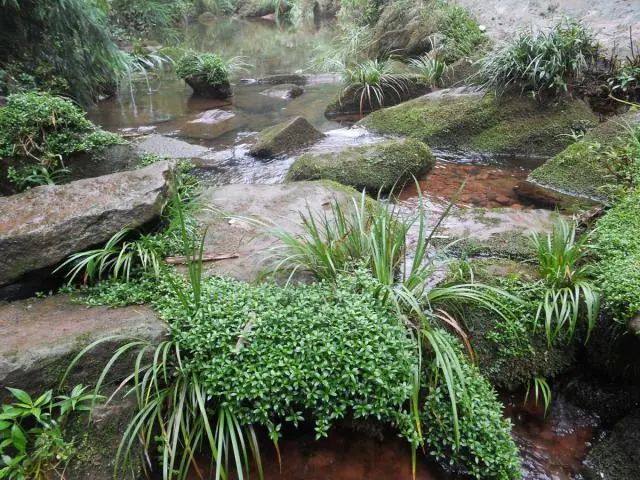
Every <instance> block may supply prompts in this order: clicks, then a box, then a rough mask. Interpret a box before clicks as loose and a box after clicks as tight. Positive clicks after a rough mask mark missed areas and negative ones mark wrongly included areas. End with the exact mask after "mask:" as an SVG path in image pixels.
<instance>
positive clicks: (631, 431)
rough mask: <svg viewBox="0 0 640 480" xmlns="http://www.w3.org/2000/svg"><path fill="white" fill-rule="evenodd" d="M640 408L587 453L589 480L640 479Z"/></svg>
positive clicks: (585, 474)
mask: <svg viewBox="0 0 640 480" xmlns="http://www.w3.org/2000/svg"><path fill="white" fill-rule="evenodd" d="M639 458H640V409H637V410H635V411H634V412H633V413H631V414H629V415H628V416H626V417H624V418H623V419H622V420H620V421H619V422H618V423H617V424H616V425H615V426H614V427H613V430H612V431H611V432H610V433H608V434H607V435H606V436H605V437H604V438H603V439H602V440H600V441H599V442H597V443H596V444H595V445H594V447H593V448H592V449H591V450H590V451H589V453H588V454H587V458H586V460H585V462H584V465H585V470H584V472H583V474H584V476H585V478H586V479H587V480H631V479H632V478H640V462H639V461H638V459H639Z"/></svg>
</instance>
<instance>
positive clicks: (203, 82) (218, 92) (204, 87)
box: [184, 75, 233, 100]
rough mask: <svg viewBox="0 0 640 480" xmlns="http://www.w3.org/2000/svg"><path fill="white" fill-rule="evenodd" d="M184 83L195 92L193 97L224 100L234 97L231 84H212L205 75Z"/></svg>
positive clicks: (225, 82) (196, 76) (190, 78)
mask: <svg viewBox="0 0 640 480" xmlns="http://www.w3.org/2000/svg"><path fill="white" fill-rule="evenodd" d="M184 81H185V82H186V83H187V85H189V86H190V87H191V89H192V90H193V95H195V96H197V97H204V98H218V99H221V100H224V99H225V98H229V97H230V96H231V95H233V92H232V90H231V84H230V83H229V82H228V81H224V82H222V83H216V84H211V83H210V82H209V81H208V80H207V77H206V76H204V75H194V76H192V77H187V78H185V79H184Z"/></svg>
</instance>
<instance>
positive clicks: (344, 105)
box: [324, 75, 431, 118]
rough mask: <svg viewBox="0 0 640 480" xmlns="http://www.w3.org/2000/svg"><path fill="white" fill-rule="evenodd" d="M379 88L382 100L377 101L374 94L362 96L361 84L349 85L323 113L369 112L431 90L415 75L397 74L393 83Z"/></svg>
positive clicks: (331, 114)
mask: <svg viewBox="0 0 640 480" xmlns="http://www.w3.org/2000/svg"><path fill="white" fill-rule="evenodd" d="M381 89H382V95H381V99H382V101H379V100H378V97H377V96H375V95H371V97H370V98H368V97H366V96H365V97H363V88H362V87H361V86H358V85H352V86H349V87H347V88H345V89H344V90H343V91H342V92H341V93H340V94H339V95H338V98H336V99H335V100H334V101H333V102H332V103H330V104H329V105H328V106H327V108H326V109H325V111H324V115H325V117H327V118H336V117H339V116H341V115H357V114H362V113H369V112H372V111H374V110H378V109H380V108H383V107H392V106H394V105H398V104H399V103H402V102H406V101H407V100H411V99H412V98H416V97H419V96H421V95H425V94H427V93H429V92H430V91H431V88H430V87H429V86H428V85H426V84H425V83H424V82H422V81H421V80H420V78H419V77H418V76H417V75H412V76H407V75H402V76H400V75H398V76H396V78H395V81H394V82H393V83H389V84H386V85H383V86H382V87H381Z"/></svg>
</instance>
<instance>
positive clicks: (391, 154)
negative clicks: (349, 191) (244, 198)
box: [287, 139, 435, 196]
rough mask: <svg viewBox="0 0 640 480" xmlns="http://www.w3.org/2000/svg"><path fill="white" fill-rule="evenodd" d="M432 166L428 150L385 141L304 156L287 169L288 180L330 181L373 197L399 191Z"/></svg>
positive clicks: (409, 142)
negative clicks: (392, 190) (364, 191)
mask: <svg viewBox="0 0 640 480" xmlns="http://www.w3.org/2000/svg"><path fill="white" fill-rule="evenodd" d="M434 164H435V159H434V158H433V155H432V153H431V150H430V149H429V147H428V146H426V145H425V144H424V143H422V142H419V141H416V140H412V139H403V140H386V141H382V142H378V143H375V144H372V145H362V146H358V147H352V148H347V149H344V150H341V151H339V152H330V153H326V154H312V153H306V154H303V155H301V156H300V157H299V158H298V159H297V160H296V161H295V162H294V163H293V165H292V166H291V169H290V170H289V173H288V174H287V179H288V180H293V181H299V180H333V181H335V182H338V183H342V184H343V185H349V186H351V187H354V188H356V189H358V190H362V189H366V190H367V191H368V192H369V193H370V194H371V195H373V196H375V195H377V193H378V192H379V191H382V192H388V191H390V190H391V189H393V188H394V187H396V188H402V186H403V185H404V183H406V182H407V181H408V180H410V179H411V178H412V176H413V177H420V176H421V175H423V174H425V173H426V172H428V171H429V170H430V169H431V168H433V165H434Z"/></svg>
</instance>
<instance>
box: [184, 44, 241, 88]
mask: <svg viewBox="0 0 640 480" xmlns="http://www.w3.org/2000/svg"><path fill="white" fill-rule="evenodd" d="M247 66H248V65H247V64H246V63H245V62H244V60H243V58H242V57H232V58H229V59H225V58H223V57H221V56H220V55H218V54H216V53H198V52H194V51H188V52H185V54H184V55H182V57H180V59H179V60H178V63H177V64H176V73H177V74H178V76H179V77H180V78H182V79H185V78H189V77H204V78H206V79H207V82H208V83H209V84H210V85H220V84H223V83H225V82H228V81H229V76H230V75H232V74H234V73H237V72H241V71H244V70H246V67H247Z"/></svg>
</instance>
